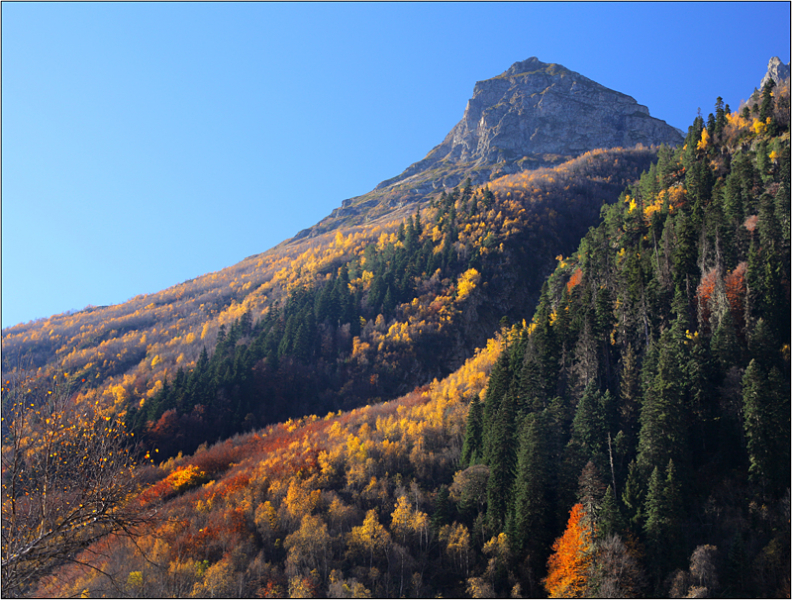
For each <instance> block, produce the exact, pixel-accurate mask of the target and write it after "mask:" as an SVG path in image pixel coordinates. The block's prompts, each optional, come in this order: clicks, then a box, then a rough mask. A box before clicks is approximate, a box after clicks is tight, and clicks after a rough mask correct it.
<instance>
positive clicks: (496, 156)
mask: <svg viewBox="0 0 792 600" xmlns="http://www.w3.org/2000/svg"><path fill="white" fill-rule="evenodd" d="M683 139H684V136H683V134H682V132H681V131H679V130H678V129H676V128H675V127H672V126H670V125H668V124H667V123H666V122H665V121H661V120H660V119H655V118H654V117H652V116H651V115H650V114H649V109H648V108H646V107H645V106H643V105H641V104H638V103H637V102H636V101H635V99H633V98H631V97H630V96H627V95H626V94H622V93H619V92H616V91H614V90H611V89H608V88H606V87H605V86H603V85H600V84H598V83H596V82H594V81H592V80H591V79H589V78H588V77H584V76H583V75H581V74H579V73H575V72H574V71H570V70H569V69H567V68H566V67H563V66H561V65H557V64H546V63H543V62H541V61H539V60H538V59H537V58H529V59H528V60H524V61H521V62H517V63H514V64H513V65H512V66H511V67H510V68H509V69H508V70H507V71H505V72H504V73H503V74H501V75H498V76H497V77H493V78H492V79H487V80H485V81H479V82H478V83H476V85H475V87H474V88H473V97H472V98H471V99H470V100H468V103H467V106H466V108H465V112H464V115H463V116H462V120H461V121H460V122H459V123H457V125H456V126H455V127H454V128H453V129H452V130H451V131H450V132H449V133H448V135H447V136H446V137H445V139H444V140H443V142H442V143H440V144H439V145H438V146H435V148H433V149H432V150H431V151H430V152H429V154H427V155H426V157H424V158H423V160H420V161H418V162H416V163H414V164H412V165H410V166H409V167H408V168H407V169H406V170H405V171H404V172H403V173H401V174H400V175H398V176H396V177H393V178H392V179H388V180H386V181H383V182H382V183H380V184H379V185H378V186H377V187H376V188H374V190H372V191H371V192H369V193H367V194H364V195H362V196H357V197H355V198H349V199H347V200H344V201H343V202H342V203H341V206H340V207H339V208H337V209H335V210H334V211H333V212H332V213H331V214H330V215H329V216H328V217H326V218H325V219H323V220H322V221H320V222H319V223H318V224H317V225H314V226H313V227H312V228H310V229H306V230H304V231H301V232H300V233H298V234H297V236H296V239H301V238H303V237H307V236H309V235H311V234H312V233H313V232H315V231H327V230H330V229H333V228H335V227H338V226H339V225H341V224H346V225H351V224H355V223H360V222H363V221H369V220H371V219H376V218H378V217H381V216H383V215H385V214H389V213H391V212H393V210H398V209H401V208H402V207H404V206H406V205H408V204H412V203H415V202H420V201H422V200H425V199H426V198H427V197H428V196H429V195H431V194H432V193H434V192H436V191H438V190H443V189H448V188H452V187H454V186H456V185H458V184H459V183H461V182H463V181H464V180H465V179H466V178H470V180H471V183H473V184H474V185H475V184H482V183H485V182H487V181H490V180H493V179H495V178H497V177H500V176H502V175H507V174H510V173H517V172H519V171H525V170H530V169H536V168H539V167H545V166H552V165H557V164H559V163H561V162H563V161H565V160H569V159H571V158H574V157H576V156H579V155H581V154H583V153H585V152H587V151H589V150H595V149H597V148H615V147H619V146H620V147H624V148H627V147H631V146H635V145H636V144H639V143H642V144H644V145H645V146H653V145H660V144H664V143H665V144H668V145H672V146H673V145H677V144H680V143H682V141H683Z"/></svg>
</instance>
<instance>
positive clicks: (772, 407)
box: [743, 359, 790, 492]
mask: <svg viewBox="0 0 792 600" xmlns="http://www.w3.org/2000/svg"><path fill="white" fill-rule="evenodd" d="M788 391H789V382H788V381H784V380H783V378H782V376H781V374H780V372H779V371H778V370H777V369H776V368H775V367H774V368H773V369H771V371H770V373H769V375H765V372H764V370H763V369H762V367H761V365H760V364H759V362H758V361H757V360H755V359H754V360H752V361H751V362H750V364H749V365H748V368H747V369H746V370H745V375H744V376H743V411H744V416H745V437H746V440H747V444H748V457H749V459H750V467H749V473H750V474H751V477H752V478H753V479H754V480H756V481H758V482H760V483H761V484H762V485H763V486H765V487H767V488H768V490H769V491H771V492H778V491H780V490H781V489H783V488H784V486H788V485H789V475H790V471H789V461H790V452H789V444H790V439H789V427H790V425H789V423H790V420H789V393H788Z"/></svg>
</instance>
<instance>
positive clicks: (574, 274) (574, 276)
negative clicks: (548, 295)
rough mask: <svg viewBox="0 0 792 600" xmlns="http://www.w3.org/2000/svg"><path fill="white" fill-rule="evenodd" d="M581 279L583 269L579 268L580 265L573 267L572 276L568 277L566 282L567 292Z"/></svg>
mask: <svg viewBox="0 0 792 600" xmlns="http://www.w3.org/2000/svg"><path fill="white" fill-rule="evenodd" d="M582 280H583V271H581V270H580V267H577V268H575V270H574V271H573V272H572V277H570V278H569V281H568V282H567V293H570V292H571V291H572V289H573V288H574V287H575V286H576V285H578V284H579V283H580V282H581V281H582Z"/></svg>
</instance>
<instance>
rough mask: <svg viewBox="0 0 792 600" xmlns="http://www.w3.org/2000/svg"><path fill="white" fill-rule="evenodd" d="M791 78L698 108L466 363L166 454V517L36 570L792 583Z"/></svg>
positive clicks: (667, 589) (631, 592)
mask: <svg viewBox="0 0 792 600" xmlns="http://www.w3.org/2000/svg"><path fill="white" fill-rule="evenodd" d="M788 102H789V91H788V87H785V88H783V89H777V90H776V91H775V95H771V94H770V93H769V90H768V92H767V93H766V94H765V95H764V96H763V97H760V98H758V101H757V103H756V105H755V106H756V108H753V107H752V106H748V108H747V111H743V112H741V113H740V114H736V113H730V112H729V111H727V110H726V109H725V107H723V106H722V105H721V104H720V103H718V104H717V105H716V111H715V114H713V115H712V118H711V119H708V121H707V122H708V123H711V124H712V126H708V125H705V121H704V120H703V119H701V118H697V119H696V121H695V122H694V124H693V126H692V127H691V128H690V129H689V131H688V135H687V138H686V144H685V146H684V147H683V148H680V149H678V150H677V151H675V152H663V153H662V154H661V157H660V160H659V161H658V163H657V165H656V166H653V167H652V168H651V169H650V170H649V171H648V172H647V173H646V174H645V175H644V176H643V177H641V179H640V181H638V182H637V183H636V184H634V185H632V186H630V187H629V188H628V189H627V190H625V191H624V192H623V194H622V196H621V199H620V202H617V203H616V204H614V205H612V206H608V207H606V208H605V209H604V210H603V211H602V220H601V222H600V223H599V225H598V226H597V227H595V228H592V229H591V230H590V231H589V233H588V234H587V235H586V236H585V237H584V239H583V240H582V242H581V243H580V244H579V246H578V248H577V250H576V251H573V252H571V253H570V255H569V256H564V257H559V259H558V262H557V265H556V269H555V271H554V272H553V273H552V275H551V276H550V277H549V278H548V279H547V280H546V284H545V285H544V286H543V291H542V294H541V299H540V302H539V306H538V308H537V310H536V311H535V312H534V313H533V317H532V318H531V319H530V320H526V321H522V322H520V323H518V324H517V325H515V326H513V327H511V328H508V329H507V328H504V329H503V330H502V331H501V333H500V334H499V335H498V336H497V337H496V338H495V339H493V340H492V341H491V342H490V343H489V344H488V345H487V346H486V348H484V349H482V350H480V351H479V352H477V353H476V354H475V355H474V357H473V358H471V359H470V360H468V361H466V363H465V364H464V365H463V366H462V368H460V369H459V370H458V371H457V372H456V373H454V374H453V375H451V376H449V377H448V378H446V379H445V380H443V381H440V382H438V381H435V382H433V383H432V384H430V385H429V386H426V387H423V388H420V389H417V390H415V391H413V392H412V393H409V394H407V395H406V396H404V397H402V398H399V399H397V400H395V401H392V402H388V403H383V404H377V405H372V406H369V407H366V408H360V409H356V410H354V411H350V412H347V413H343V414H336V413H330V414H328V415H327V416H326V417H324V418H321V417H318V416H309V417H305V418H302V419H299V420H292V421H289V422H287V423H284V424H281V425H275V426H271V427H269V428H267V429H266V430H262V431H258V432H255V433H248V434H245V435H240V436H236V437H234V438H232V439H229V440H227V441H225V442H221V443H218V444H216V445H214V446H212V447H202V448H201V449H199V451H198V452H196V453H195V454H194V455H193V456H190V457H181V456H180V457H178V458H175V459H171V460H169V461H167V462H164V463H160V464H159V465H154V464H151V465H150V466H148V467H145V468H143V469H141V470H140V472H141V479H142V480H144V481H147V482H148V483H149V485H148V486H147V487H146V488H145V489H144V491H143V493H142V495H141V496H140V497H139V501H140V502H141V503H142V504H143V505H144V506H147V507H155V506H156V507H157V509H158V514H160V515H161V516H162V517H163V518H162V519H161V520H159V521H155V522H152V523H151V524H149V525H148V526H146V527H144V528H141V529H138V530H137V531H136V536H135V537H133V538H129V537H123V536H119V537H115V538H108V539H106V540H105V541H103V542H101V543H97V544H94V545H93V546H91V547H90V548H89V549H88V550H87V551H86V552H84V553H83V554H81V555H80V556H79V562H78V563H77V564H74V565H71V566H68V567H66V568H63V569H60V570H59V571H57V572H56V573H55V574H54V575H53V576H52V577H50V578H48V579H46V580H44V581H43V582H42V584H41V585H40V587H38V588H37V590H36V592H35V593H36V594H37V595H72V596H73V595H90V596H135V597H146V596H156V597H165V596H191V597H209V596H230V595H239V596H247V597H253V596H255V597H285V596H289V597H334V598H341V597H385V596H399V597H401V596H410V597H428V596H436V595H443V596H453V597H460V596H465V595H466V596H470V597H506V596H513V597H520V596H522V595H527V596H531V597H536V596H542V595H544V594H549V595H550V596H554V597H641V596H646V595H648V596H652V597H659V596H670V597H690V596H695V597H702V596H704V595H709V596H721V597H738V598H743V597H785V596H788V593H789V581H790V579H789V544H790V534H789V516H788V515H789V491H788V485H789V425H790V423H789V394H788V390H789V383H790V362H789V344H790V338H789V335H790V326H789V314H790V284H789V282H790V279H789V264H790V223H789V212H790V209H789V203H790V195H789V190H790V172H789V157H790V139H789V123H788V110H789V109H788V107H789V103H788ZM514 183H515V182H514V180H512V179H507V180H503V181H502V182H501V184H505V185H506V187H507V189H508V187H509V184H514ZM493 187H494V185H493ZM526 187H527V186H526ZM520 191H522V188H521V189H520ZM506 193H507V194H508V192H506ZM512 193H513V192H512ZM398 235H399V234H398V233H397V234H396V236H397V239H398ZM407 235H408V234H407V232H405V236H407ZM405 239H406V237H405ZM463 289H464V286H463ZM526 314H531V313H526ZM151 462H152V463H153V462H154V461H153V460H152V461H151ZM554 540H555V541H554Z"/></svg>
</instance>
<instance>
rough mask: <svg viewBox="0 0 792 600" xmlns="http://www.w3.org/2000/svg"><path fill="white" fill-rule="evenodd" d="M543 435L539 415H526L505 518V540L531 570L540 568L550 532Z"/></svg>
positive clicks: (547, 458) (547, 465)
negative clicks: (527, 558)
mask: <svg viewBox="0 0 792 600" xmlns="http://www.w3.org/2000/svg"><path fill="white" fill-rule="evenodd" d="M546 431H547V422H546V420H545V419H544V417H543V416H542V414H541V413H534V414H530V415H528V416H527V417H526V418H525V419H524V420H523V423H522V426H521V428H520V435H519V451H518V457H517V474H516V477H515V480H514V487H513V491H512V494H511V496H512V502H511V505H510V507H509V515H508V529H507V533H508V535H509V540H511V543H512V545H513V547H514V548H515V549H516V550H517V552H518V553H527V554H528V556H530V557H531V558H530V560H531V562H532V564H533V568H534V569H535V570H536V569H539V568H541V566H542V564H544V560H545V558H546V557H545V556H544V554H543V551H544V549H545V548H547V546H548V544H549V542H550V540H549V539H548V534H549V532H550V531H551V530H552V529H551V527H550V525H551V520H552V515H551V498H552V495H551V494H552V490H551V488H550V477H549V472H548V470H549V468H550V467H551V462H550V456H549V453H548V450H549V444H548V440H547V437H546V433H545V432H546ZM534 572H536V571H534Z"/></svg>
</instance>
